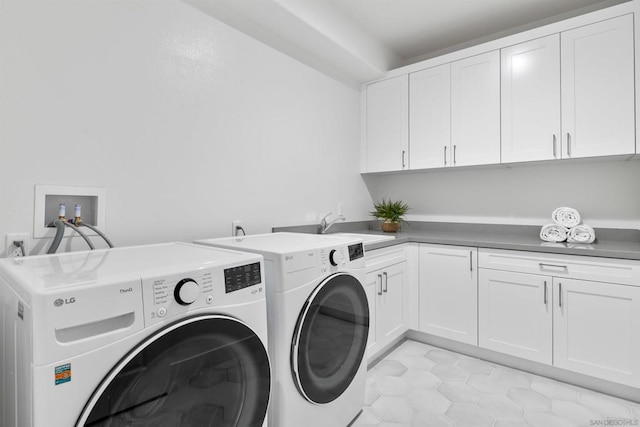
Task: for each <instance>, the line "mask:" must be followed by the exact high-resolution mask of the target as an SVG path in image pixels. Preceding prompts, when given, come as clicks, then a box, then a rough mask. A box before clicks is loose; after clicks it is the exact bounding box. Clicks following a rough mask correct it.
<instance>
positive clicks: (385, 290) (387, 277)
mask: <svg viewBox="0 0 640 427" xmlns="http://www.w3.org/2000/svg"><path fill="white" fill-rule="evenodd" d="M382 275H383V276H384V293H385V294H386V293H387V291H388V290H389V276H388V275H387V272H386V271H385V272H384V273H382Z"/></svg>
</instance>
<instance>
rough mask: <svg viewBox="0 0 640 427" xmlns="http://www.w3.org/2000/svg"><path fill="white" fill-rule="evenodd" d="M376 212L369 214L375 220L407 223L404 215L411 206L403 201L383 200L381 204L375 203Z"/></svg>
mask: <svg viewBox="0 0 640 427" xmlns="http://www.w3.org/2000/svg"><path fill="white" fill-rule="evenodd" d="M373 208H374V210H373V211H371V212H369V213H370V214H371V216H373V217H374V218H377V219H380V220H382V221H385V222H395V223H400V222H406V221H405V220H404V218H403V217H404V215H405V214H406V213H407V211H408V210H409V205H407V204H406V203H404V202H403V201H402V200H395V201H393V200H391V199H389V200H385V199H384V198H382V201H381V202H374V203H373Z"/></svg>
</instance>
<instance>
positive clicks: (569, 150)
mask: <svg viewBox="0 0 640 427" xmlns="http://www.w3.org/2000/svg"><path fill="white" fill-rule="evenodd" d="M567 156H569V157H571V134H570V133H569V132H567Z"/></svg>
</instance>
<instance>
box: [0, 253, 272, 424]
mask: <svg viewBox="0 0 640 427" xmlns="http://www.w3.org/2000/svg"><path fill="white" fill-rule="evenodd" d="M263 266H264V264H263V259H262V257H261V256H260V255H256V254H248V253H241V252H237V251H229V250H223V249H215V248H207V247H204V246H198V245H192V244H186V243H184V244H183V243H169V244H160V245H149V246H139V247H128V248H118V249H106V250H95V251H90V252H74V253H66V254H56V255H43V256H34V257H26V258H13V259H3V260H0V309H1V312H0V315H1V319H2V337H1V339H2V355H1V357H2V358H1V359H0V362H1V368H2V370H1V372H0V385H1V387H2V397H1V399H0V425H2V426H4V427H9V426H13V427H70V426H114V427H115V426H123V427H124V426H127V427H136V426H149V427H151V426H153V427H162V426H171V427H175V426H238V427H246V426H258V427H259V426H264V425H266V414H267V406H268V403H269V398H270V392H271V367H270V361H269V358H268V353H267V325H266V303H265V290H264V268H263Z"/></svg>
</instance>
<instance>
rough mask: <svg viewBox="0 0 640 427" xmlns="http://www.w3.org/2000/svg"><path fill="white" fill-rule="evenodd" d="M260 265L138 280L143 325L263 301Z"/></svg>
mask: <svg viewBox="0 0 640 427" xmlns="http://www.w3.org/2000/svg"><path fill="white" fill-rule="evenodd" d="M263 272H264V268H263V261H262V260H260V261H259V262H251V263H248V264H241V265H232V266H226V267H217V268H216V267H214V268H208V269H200V270H195V271H190V272H185V273H183V274H173V275H166V276H158V277H149V278H144V277H143V278H142V294H143V301H144V312H145V324H146V325H151V324H154V323H157V322H160V321H164V320H166V319H169V318H172V317H174V316H178V315H184V314H185V313H187V312H189V311H193V310H198V309H202V308H207V307H217V306H223V305H234V304H242V303H245V302H251V301H254V300H257V299H264V298H265V292H264V273H263Z"/></svg>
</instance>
